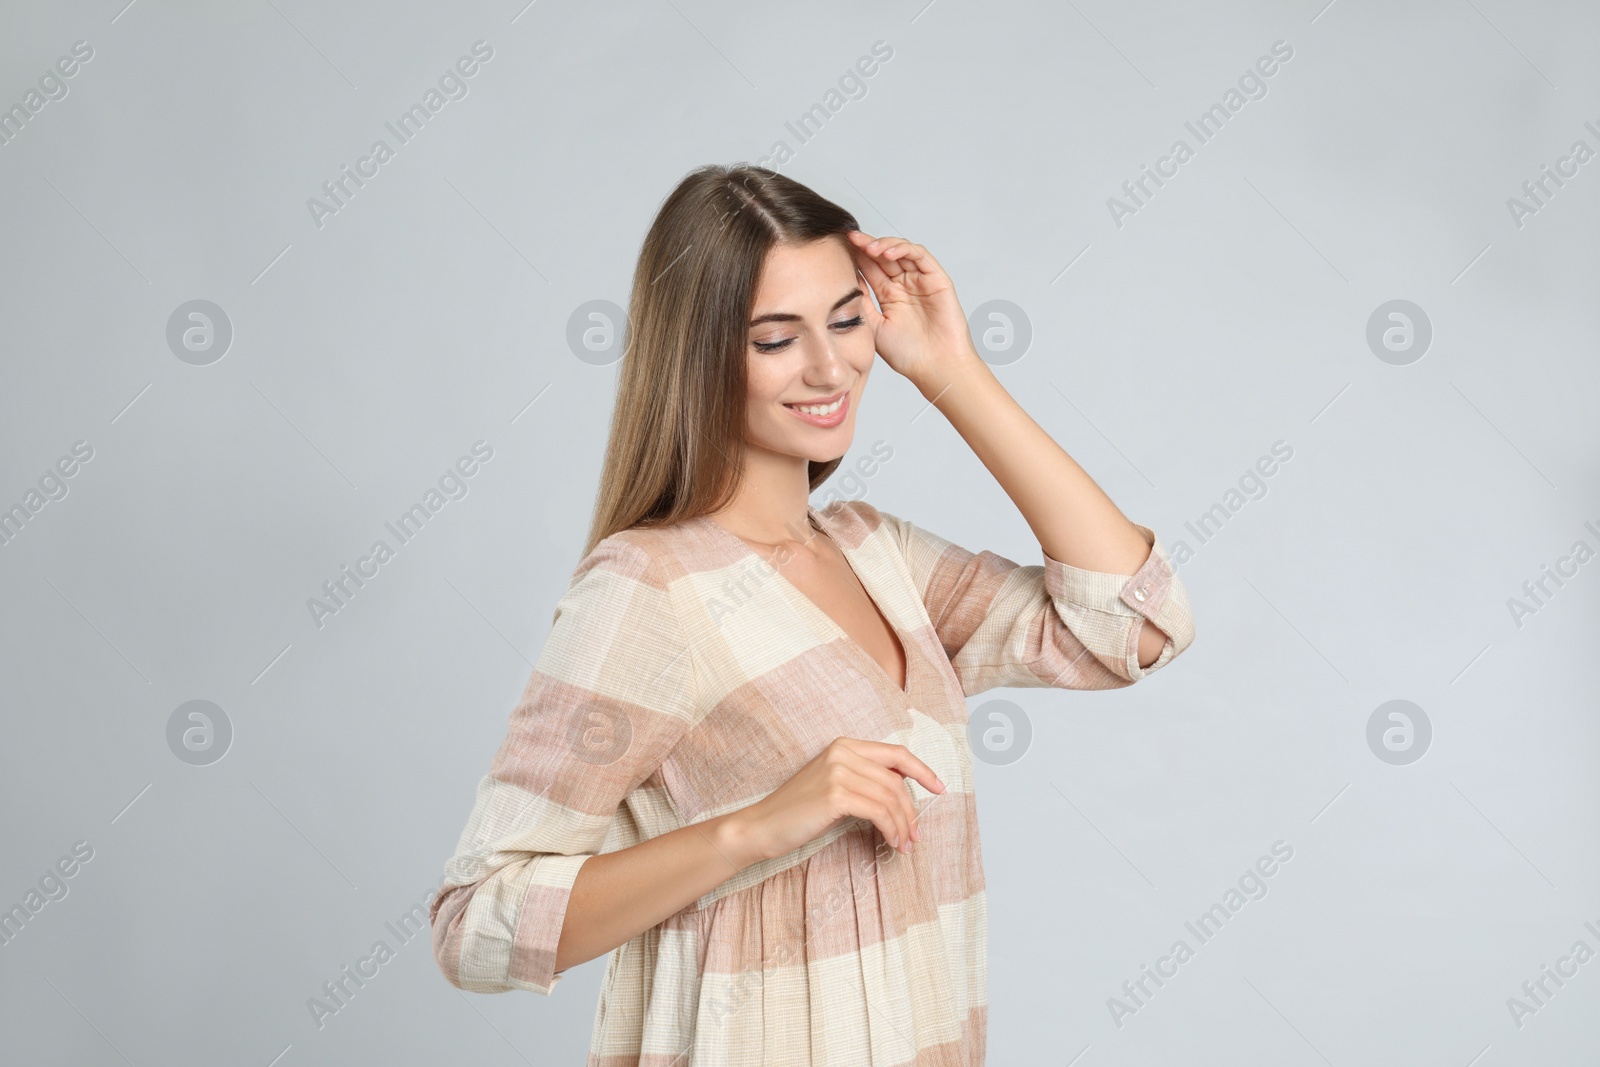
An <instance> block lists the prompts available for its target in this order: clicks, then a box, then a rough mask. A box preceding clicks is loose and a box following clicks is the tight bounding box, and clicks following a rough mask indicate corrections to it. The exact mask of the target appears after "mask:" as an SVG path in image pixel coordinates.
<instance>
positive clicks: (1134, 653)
mask: <svg viewBox="0 0 1600 1067" xmlns="http://www.w3.org/2000/svg"><path fill="white" fill-rule="evenodd" d="M1134 529H1136V530H1138V531H1139V536H1141V537H1143V538H1144V541H1145V544H1147V545H1149V546H1150V555H1149V557H1148V558H1147V559H1146V560H1145V561H1144V563H1143V564H1141V565H1140V567H1139V569H1138V570H1136V571H1134V572H1133V574H1131V575H1128V574H1109V573H1106V572H1105V571H1091V570H1085V569H1084V568H1082V567H1074V566H1072V565H1071V564H1068V563H1063V562H1061V561H1060V560H1058V559H1056V558H1055V557H1054V556H1051V555H1050V553H1048V552H1045V553H1044V561H1045V588H1046V589H1047V590H1048V591H1049V593H1050V596H1051V597H1052V598H1053V599H1054V600H1056V601H1057V602H1058V603H1066V604H1070V605H1072V606H1073V608H1074V609H1076V611H1075V612H1074V614H1077V613H1081V612H1084V611H1088V612H1095V613H1098V614H1099V615H1100V616H1102V618H1101V620H1100V621H1101V623H1102V624H1108V623H1112V622H1113V620H1116V622H1115V623H1114V624H1115V625H1118V626H1119V627H1120V638H1119V640H1118V641H1117V642H1116V644H1117V646H1118V648H1117V652H1118V656H1119V658H1120V659H1121V660H1122V663H1123V669H1124V671H1125V672H1126V677H1127V678H1128V679H1129V680H1130V681H1138V680H1139V679H1140V678H1143V677H1144V676H1145V675H1147V674H1149V673H1150V672H1151V671H1153V670H1155V669H1157V668H1158V667H1161V666H1163V665H1164V664H1166V663H1167V661H1168V660H1170V659H1171V658H1172V657H1173V656H1174V655H1176V654H1177V652H1178V651H1179V649H1178V647H1177V640H1178V639H1179V638H1180V637H1181V636H1182V635H1181V634H1179V633H1174V627H1175V623H1174V621H1173V620H1165V621H1164V620H1163V616H1164V615H1166V614H1169V613H1168V612H1166V611H1165V610H1164V609H1166V608H1167V607H1168V605H1169V600H1172V598H1173V589H1174V583H1175V582H1176V572H1175V571H1174V570H1173V568H1172V563H1171V559H1170V557H1168V555H1167V552H1166V550H1165V548H1163V547H1162V545H1161V541H1160V539H1159V538H1158V537H1157V536H1156V534H1155V531H1153V530H1152V529H1150V527H1148V526H1140V525H1139V524H1138V523H1134ZM1144 619H1148V620H1150V621H1151V622H1152V623H1154V624H1155V625H1156V626H1157V627H1158V628H1159V629H1160V630H1162V632H1164V633H1165V634H1166V635H1167V642H1166V647H1164V648H1163V649H1162V650H1161V655H1160V656H1159V657H1157V659H1156V660H1155V661H1154V662H1152V663H1151V664H1150V665H1149V666H1148V667H1141V666H1139V633H1140V630H1141V627H1140V625H1139V623H1140V621H1141V620H1144ZM1101 628H1103V626H1102V627H1101ZM1180 629H1181V627H1180Z"/></svg>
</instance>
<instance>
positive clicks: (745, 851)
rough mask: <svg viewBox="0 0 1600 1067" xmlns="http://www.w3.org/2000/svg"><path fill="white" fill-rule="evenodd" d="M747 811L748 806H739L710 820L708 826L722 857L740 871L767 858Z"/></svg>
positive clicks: (753, 822)
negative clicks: (736, 809) (735, 809)
mask: <svg viewBox="0 0 1600 1067" xmlns="http://www.w3.org/2000/svg"><path fill="white" fill-rule="evenodd" d="M751 807H754V805H751ZM749 813H750V808H748V807H747V808H740V809H739V810H738V811H732V812H729V813H728V814H726V815H721V816H718V817H717V818H715V819H713V820H711V825H710V827H709V834H710V837H711V843H712V844H713V845H715V846H716V849H717V851H718V852H720V853H722V856H723V858H724V859H726V860H727V861H728V862H729V863H731V864H733V865H734V866H735V867H737V868H738V869H739V870H741V871H742V870H744V869H745V868H746V867H749V866H751V865H753V864H756V863H760V862H761V861H762V860H765V859H766V858H767V854H766V852H765V850H764V849H763V848H762V845H761V837H760V834H759V833H758V832H757V828H756V825H755V821H754V820H753V819H752V818H751V816H750V814H749Z"/></svg>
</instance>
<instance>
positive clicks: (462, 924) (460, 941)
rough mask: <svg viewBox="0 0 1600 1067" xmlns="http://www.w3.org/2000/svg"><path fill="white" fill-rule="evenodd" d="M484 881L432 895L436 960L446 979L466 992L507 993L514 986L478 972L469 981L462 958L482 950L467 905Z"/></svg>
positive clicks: (430, 918) (434, 959) (430, 912)
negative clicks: (467, 912)
mask: <svg viewBox="0 0 1600 1067" xmlns="http://www.w3.org/2000/svg"><path fill="white" fill-rule="evenodd" d="M482 884H483V883H482V882H473V883H471V884H469V885H455V886H451V887H450V888H449V889H446V890H444V891H443V892H441V893H440V894H439V895H438V896H437V897H434V898H433V904H432V905H431V906H430V908H429V910H428V923H429V927H430V929H431V932H432V939H433V962H434V963H435V964H436V965H437V966H438V968H439V973H440V974H442V975H444V979H445V981H447V982H449V983H450V984H451V985H453V986H455V987H456V988H457V989H459V990H462V991H463V992H466V993H504V992H506V991H508V990H510V989H511V988H512V986H511V985H509V984H507V983H504V982H497V981H493V980H490V979H488V978H485V977H483V976H481V975H480V976H478V977H476V978H474V979H472V980H471V981H468V980H467V979H466V978H464V977H463V975H462V968H461V962H462V959H463V958H466V959H473V958H476V957H477V956H478V955H479V954H480V953H479V951H478V949H477V946H475V945H474V943H473V931H472V927H471V926H470V924H468V923H467V922H466V921H465V918H466V911H467V907H468V905H470V904H471V903H472V898H473V896H474V894H475V893H476V892H477V890H478V887H479V886H480V885H482Z"/></svg>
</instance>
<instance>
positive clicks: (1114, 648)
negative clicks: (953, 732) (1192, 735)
mask: <svg viewBox="0 0 1600 1067" xmlns="http://www.w3.org/2000/svg"><path fill="white" fill-rule="evenodd" d="M878 514H879V516H881V518H882V521H883V522H884V523H885V524H886V525H887V526H888V527H889V529H890V531H891V533H892V535H893V536H894V537H895V538H896V540H897V541H898V543H899V545H900V549H901V552H902V554H903V555H904V557H905V560H906V564H907V567H908V569H909V571H910V573H911V578H912V581H913V583H914V584H915V585H916V586H917V589H918V591H919V592H920V593H921V595H922V600H923V604H924V606H925V607H926V608H927V611H928V618H929V620H930V622H931V623H932V624H933V628H934V632H935V633H936V634H937V635H938V638H939V641H940V643H941V644H942V645H943V646H944V650H945V653H946V655H948V656H949V658H950V663H951V665H952V666H953V667H954V668H955V671H956V675H957V677H958V678H959V679H960V680H961V686H962V690H963V691H964V692H965V693H966V694H967V695H968V696H973V695H975V694H977V693H981V692H984V691H985V690H988V689H993V688H996V687H1007V688H1030V687H1054V688H1058V689H1113V688H1117V687H1119V686H1127V685H1132V684H1133V683H1134V682H1136V681H1138V680H1140V679H1141V678H1144V677H1146V676H1147V675H1149V674H1150V673H1151V672H1152V671H1155V670H1158V669H1160V668H1161V667H1164V666H1165V665H1166V664H1168V663H1170V662H1171V661H1172V659H1173V657H1174V656H1177V655H1178V654H1179V653H1181V652H1182V651H1183V650H1184V649H1185V648H1188V647H1189V645H1190V644H1191V643H1192V642H1193V640H1194V621H1193V618H1192V616H1191V614H1190V611H1189V598H1188V595H1187V593H1186V591H1185V590H1184V588H1183V584H1182V583H1181V582H1180V581H1179V580H1178V576H1177V572H1176V571H1175V570H1174V568H1173V567H1172V563H1171V559H1170V557H1169V556H1168V555H1167V552H1166V550H1165V548H1164V547H1163V546H1162V544H1161V541H1160V539H1159V538H1158V537H1157V536H1156V534H1155V533H1154V531H1152V530H1151V529H1150V528H1149V527H1146V526H1139V525H1138V524H1137V523H1136V524H1135V526H1136V528H1137V529H1138V531H1139V533H1140V536H1141V537H1143V538H1144V540H1145V543H1146V544H1147V545H1149V546H1150V553H1149V555H1148V557H1147V558H1146V559H1145V561H1144V563H1143V564H1141V565H1140V567H1139V568H1138V570H1136V571H1135V572H1134V573H1133V574H1131V575H1128V574H1109V573H1104V572H1101V571H1091V570H1085V569H1083V568H1081V567H1073V566H1070V565H1068V564H1066V563H1063V562H1061V561H1060V560H1058V559H1055V558H1053V557H1052V556H1050V555H1049V554H1048V553H1045V552H1043V551H1042V550H1041V553H1040V554H1041V555H1042V556H1043V559H1044V563H1043V565H1042V566H1037V565H1036V566H1027V567H1024V566H1019V565H1018V564H1017V563H1015V562H1013V561H1012V560H1009V559H1007V558H1005V557H1004V556H1000V555H997V554H996V553H994V552H990V551H987V550H985V551H979V552H973V551H971V550H969V549H966V548H963V547H961V546H960V545H957V544H954V543H952V542H950V541H948V540H946V539H945V538H943V537H940V536H938V535H937V534H934V533H932V532H931V531H929V530H925V529H922V528H921V527H918V526H916V525H914V524H912V523H910V522H907V521H906V520H904V519H901V518H898V517H897V516H894V515H889V514H887V513H885V512H879V513H878ZM1146 620H1148V621H1149V622H1151V623H1153V624H1154V625H1155V626H1157V627H1158V628H1159V629H1160V630H1161V631H1162V632H1163V633H1164V634H1165V635H1166V641H1165V644H1164V646H1163V648H1162V650H1161V653H1160V655H1159V656H1158V657H1157V658H1156V659H1155V660H1153V661H1152V662H1151V664H1150V665H1149V666H1148V667H1140V666H1139V634H1140V630H1141V628H1142V624H1143V623H1144V622H1145V621H1146Z"/></svg>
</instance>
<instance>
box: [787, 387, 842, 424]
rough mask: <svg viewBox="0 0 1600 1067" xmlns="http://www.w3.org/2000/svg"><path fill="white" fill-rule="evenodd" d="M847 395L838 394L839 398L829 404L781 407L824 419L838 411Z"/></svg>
mask: <svg viewBox="0 0 1600 1067" xmlns="http://www.w3.org/2000/svg"><path fill="white" fill-rule="evenodd" d="M847 395H848V394H846V393H840V394H839V398H838V399H837V400H835V401H834V402H833V403H831V404H785V405H783V406H784V407H786V408H792V409H794V410H795V411H798V412H801V413H802V414H805V415H815V416H817V417H818V418H823V419H825V418H827V417H828V416H829V415H832V414H833V413H834V412H836V411H838V410H839V406H840V405H841V404H843V403H844V398H845V397H846V396H847Z"/></svg>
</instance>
